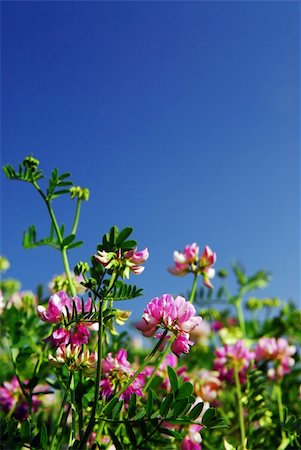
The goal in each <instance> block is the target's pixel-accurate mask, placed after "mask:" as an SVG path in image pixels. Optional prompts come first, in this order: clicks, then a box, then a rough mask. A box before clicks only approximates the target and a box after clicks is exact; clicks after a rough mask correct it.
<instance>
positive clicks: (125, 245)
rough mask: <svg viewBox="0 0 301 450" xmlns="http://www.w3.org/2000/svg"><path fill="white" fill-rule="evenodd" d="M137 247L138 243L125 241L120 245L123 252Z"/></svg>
mask: <svg viewBox="0 0 301 450" xmlns="http://www.w3.org/2000/svg"><path fill="white" fill-rule="evenodd" d="M135 247H137V242H136V241H133V240H131V241H124V242H122V243H121V244H120V248H121V249H122V250H132V249H133V248H135Z"/></svg>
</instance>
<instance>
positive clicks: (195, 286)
mask: <svg viewBox="0 0 301 450" xmlns="http://www.w3.org/2000/svg"><path fill="white" fill-rule="evenodd" d="M197 284H198V274H197V273H195V274H194V279H193V284H192V289H191V292H190V297H189V301H190V303H193V300H194V297H195V293H196V288H197Z"/></svg>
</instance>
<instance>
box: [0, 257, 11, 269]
mask: <svg viewBox="0 0 301 450" xmlns="http://www.w3.org/2000/svg"><path fill="white" fill-rule="evenodd" d="M9 266H10V264H9V261H8V259H6V258H5V257H4V256H0V272H5V270H7V269H9Z"/></svg>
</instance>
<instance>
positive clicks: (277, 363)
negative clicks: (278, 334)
mask: <svg viewBox="0 0 301 450" xmlns="http://www.w3.org/2000/svg"><path fill="white" fill-rule="evenodd" d="M295 353H296V347H295V346H294V345H289V344H288V341H287V340H286V339H284V338H278V339H275V338H274V337H273V338H267V337H262V338H260V339H259V341H258V343H257V345H256V348H255V359H256V360H257V361H261V360H266V361H269V362H270V363H271V364H272V365H271V367H269V369H268V377H269V378H270V379H271V380H280V379H282V378H283V376H284V375H286V374H288V373H290V372H291V371H292V366H293V365H294V364H295V360H294V358H292V355H294V354H295Z"/></svg>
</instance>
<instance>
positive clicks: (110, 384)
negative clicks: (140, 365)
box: [100, 349, 145, 404]
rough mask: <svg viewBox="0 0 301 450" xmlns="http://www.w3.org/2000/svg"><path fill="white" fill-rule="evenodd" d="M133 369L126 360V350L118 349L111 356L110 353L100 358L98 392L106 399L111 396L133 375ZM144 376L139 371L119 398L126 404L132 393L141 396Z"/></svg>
mask: <svg viewBox="0 0 301 450" xmlns="http://www.w3.org/2000/svg"><path fill="white" fill-rule="evenodd" d="M133 374H134V371H133V370H132V368H131V364H130V362H129V361H128V360H127V351H126V350H122V349H121V350H119V351H118V352H117V353H116V355H115V356H114V357H113V356H112V353H109V354H108V356H107V357H106V358H105V359H103V360H102V379H101V381H100V392H101V395H102V396H103V397H105V398H106V399H109V398H111V397H112V396H113V395H114V393H115V392H118V389H121V388H122V387H123V386H124V385H125V384H126V383H127V382H128V381H129V380H130V378H131V377H132V376H133ZM144 382H145V377H144V374H143V373H140V374H139V375H138V376H137V378H136V379H135V380H134V381H133V382H132V383H131V384H130V386H128V387H127V388H126V390H125V391H124V392H123V393H122V394H121V395H120V397H119V399H120V400H124V402H125V404H128V402H129V401H130V398H131V396H132V394H133V393H135V394H136V395H137V396H140V397H141V396H142V395H143V393H142V388H143V386H144V384H145V383H144Z"/></svg>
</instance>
